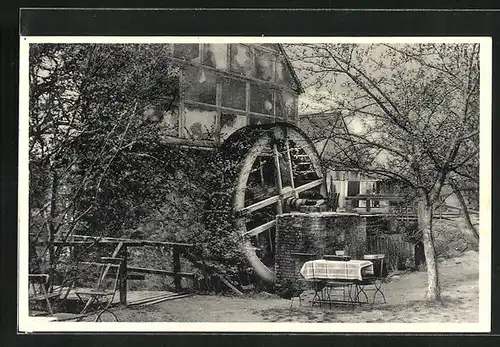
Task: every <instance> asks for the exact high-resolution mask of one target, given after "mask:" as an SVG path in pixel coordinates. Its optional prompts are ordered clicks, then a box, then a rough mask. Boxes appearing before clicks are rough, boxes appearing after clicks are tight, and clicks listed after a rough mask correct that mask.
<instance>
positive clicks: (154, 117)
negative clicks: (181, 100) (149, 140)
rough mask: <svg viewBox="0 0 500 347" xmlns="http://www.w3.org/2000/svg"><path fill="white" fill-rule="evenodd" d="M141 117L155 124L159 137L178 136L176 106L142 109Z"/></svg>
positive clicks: (177, 112) (177, 109) (177, 110)
mask: <svg viewBox="0 0 500 347" xmlns="http://www.w3.org/2000/svg"><path fill="white" fill-rule="evenodd" d="M143 117H144V119H145V120H147V121H150V122H155V123H156V124H157V126H158V129H159V131H160V134H161V135H164V136H179V108H178V107H177V106H176V105H169V106H168V107H165V106H160V107H154V106H147V107H145V108H144V112H143Z"/></svg>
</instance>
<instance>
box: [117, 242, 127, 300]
mask: <svg viewBox="0 0 500 347" xmlns="http://www.w3.org/2000/svg"><path fill="white" fill-rule="evenodd" d="M127 253H128V251H127V245H126V244H123V245H122V246H121V254H122V258H123V261H122V263H121V266H120V268H119V271H120V274H119V275H118V278H119V283H120V304H122V305H125V306H126V305H127Z"/></svg>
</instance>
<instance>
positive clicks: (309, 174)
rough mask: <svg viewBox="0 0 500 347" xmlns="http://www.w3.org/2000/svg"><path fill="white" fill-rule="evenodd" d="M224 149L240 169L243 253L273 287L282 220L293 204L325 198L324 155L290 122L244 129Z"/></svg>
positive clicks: (236, 195)
mask: <svg viewBox="0 0 500 347" xmlns="http://www.w3.org/2000/svg"><path fill="white" fill-rule="evenodd" d="M242 144H244V146H242ZM221 150H222V151H223V153H228V157H227V158H229V159H230V160H232V162H233V163H234V165H235V166H234V168H235V170H234V172H235V174H234V175H235V176H234V182H235V184H234V186H233V187H234V188H233V189H234V191H233V195H232V201H231V204H232V207H233V211H234V212H235V215H234V217H235V221H234V229H235V230H236V232H238V233H239V234H240V235H241V237H242V241H243V243H242V249H243V250H244V252H245V255H246V257H247V259H248V261H249V263H250V264H251V266H252V267H253V268H254V270H255V273H256V274H257V275H258V276H259V277H260V278H261V279H262V280H263V281H264V282H267V283H269V284H272V283H273V282H274V258H275V252H276V245H275V242H276V216H277V215H280V214H282V213H283V212H286V211H284V209H289V208H290V207H289V205H288V204H286V201H287V199H290V198H300V197H304V198H307V197H309V196H315V195H318V194H320V195H321V196H323V194H324V191H325V181H324V178H323V173H322V170H321V167H320V162H319V156H318V154H317V151H316V149H315V147H314V145H313V143H312V142H311V141H310V140H309V139H308V138H307V137H306V135H305V134H304V133H303V132H302V130H300V129H299V128H297V127H296V126H294V125H292V124H288V123H276V124H266V125H259V126H253V127H246V128H241V129H240V130H238V131H236V132H234V133H233V134H232V135H231V136H230V137H229V138H228V139H226V141H225V142H224V145H223V147H222V148H221ZM235 151H237V152H238V153H239V154H240V158H239V159H238V158H237V157H236V156H235V155H234V153H235ZM287 211H288V210H287Z"/></svg>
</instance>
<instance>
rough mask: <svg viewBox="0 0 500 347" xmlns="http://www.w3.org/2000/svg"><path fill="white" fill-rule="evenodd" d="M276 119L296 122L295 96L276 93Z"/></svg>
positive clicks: (281, 92) (283, 92)
mask: <svg viewBox="0 0 500 347" xmlns="http://www.w3.org/2000/svg"><path fill="white" fill-rule="evenodd" d="M275 95H276V117H279V118H282V119H286V120H289V121H291V122H295V121H296V115H297V109H296V107H295V106H296V104H295V96H294V95H293V94H292V93H289V92H287V91H284V90H283V91H281V90H280V91H276V94H275Z"/></svg>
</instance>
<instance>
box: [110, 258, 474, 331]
mask: <svg viewBox="0 0 500 347" xmlns="http://www.w3.org/2000/svg"><path fill="white" fill-rule="evenodd" d="M439 271H440V278H441V288H442V297H443V302H442V303H441V304H439V303H428V302H425V301H423V300H422V299H423V298H424V296H425V290H426V273H423V272H414V273H408V274H403V275H401V276H398V277H393V278H392V279H391V281H390V282H388V283H386V284H385V285H384V293H385V295H386V298H387V304H376V305H373V306H372V305H363V306H362V307H356V308H350V307H333V308H331V309H329V308H326V309H325V308H318V307H314V308H311V306H310V304H309V302H308V301H307V300H308V299H310V297H311V296H312V293H310V292H308V293H306V295H305V297H306V301H305V302H303V303H302V306H301V307H299V305H298V301H297V302H296V303H294V308H292V309H290V301H289V300H284V299H280V298H278V297H276V296H274V295H266V294H260V295H256V296H254V297H244V298H242V297H226V296H202V295H197V296H192V297H188V298H184V299H179V300H173V301H167V302H163V303H161V304H158V305H154V306H149V307H148V306H146V307H137V308H126V309H122V310H119V311H118V312H117V313H118V316H119V318H120V321H146V322H147V321H157V322H158V321H160V322H161V321H175V322H287V321H290V322H291V321H293V322H356V323H369V322H400V323H407V322H469V323H472V322H477V321H478V318H479V316H478V307H479V285H478V280H479V260H478V254H477V252H475V251H468V252H466V253H464V254H463V255H462V256H461V257H458V258H452V259H446V260H444V261H442V262H440V263H439Z"/></svg>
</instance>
